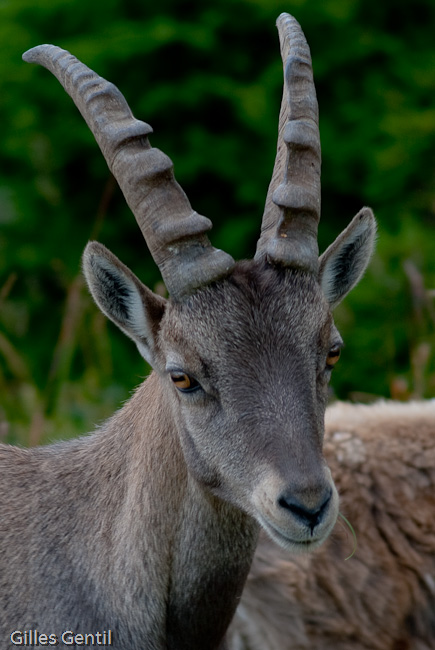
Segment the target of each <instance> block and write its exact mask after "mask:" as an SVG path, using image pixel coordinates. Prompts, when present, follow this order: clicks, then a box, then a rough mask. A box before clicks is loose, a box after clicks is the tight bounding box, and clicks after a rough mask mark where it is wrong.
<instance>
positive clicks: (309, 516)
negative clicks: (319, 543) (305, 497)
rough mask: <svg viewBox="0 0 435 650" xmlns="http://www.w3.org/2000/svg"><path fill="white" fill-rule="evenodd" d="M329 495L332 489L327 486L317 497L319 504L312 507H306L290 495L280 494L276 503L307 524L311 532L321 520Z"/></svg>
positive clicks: (329, 498)
mask: <svg viewBox="0 0 435 650" xmlns="http://www.w3.org/2000/svg"><path fill="white" fill-rule="evenodd" d="M331 497H332V490H331V488H329V487H328V489H327V490H326V493H325V494H324V495H323V497H322V498H321V499H319V502H320V503H319V505H316V506H314V507H308V506H307V505H305V504H304V503H302V501H300V500H299V499H297V498H296V497H294V496H292V495H288V496H287V495H281V496H280V498H279V499H278V504H279V505H280V506H281V508H285V509H286V510H289V511H290V512H291V513H292V515H293V516H294V517H296V519H298V520H299V521H300V522H301V523H302V524H304V525H305V526H308V527H309V528H310V529H311V534H312V533H313V530H314V528H315V527H316V526H317V525H318V524H319V523H320V522H321V521H322V519H323V516H324V514H325V512H326V510H327V508H328V505H329V502H330V500H331Z"/></svg>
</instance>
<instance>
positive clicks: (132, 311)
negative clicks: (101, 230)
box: [83, 242, 166, 365]
mask: <svg viewBox="0 0 435 650" xmlns="http://www.w3.org/2000/svg"><path fill="white" fill-rule="evenodd" d="M83 271H84V274H85V277H86V281H87V283H88V286H89V289H90V292H91V294H92V297H93V298H94V300H95V302H96V303H97V305H98V307H99V308H100V309H101V311H102V312H103V313H104V314H105V315H106V316H107V317H108V318H110V320H112V321H113V322H114V323H115V325H117V326H118V327H119V328H120V329H121V330H122V331H123V332H124V333H125V334H127V336H129V337H130V338H131V339H133V341H134V342H135V343H136V345H137V347H138V350H139V352H140V353H141V355H142V356H143V357H144V359H145V360H146V361H148V363H150V364H151V365H153V361H154V350H155V339H156V335H157V330H158V327H159V324H160V321H161V318H162V316H163V312H164V310H165V304H166V300H165V299H164V298H161V297H160V296H157V295H156V294H154V293H153V292H152V291H150V289H148V288H147V287H146V286H145V285H144V284H142V282H141V281H140V280H139V279H138V278H137V277H136V276H135V275H134V273H132V272H131V271H130V269H129V268H127V267H126V266H125V264H123V263H122V262H121V261H120V260H119V259H118V258H117V257H116V256H115V255H113V253H111V252H110V251H109V250H108V249H107V248H106V247H105V246H103V245H102V244H99V243H98V242H89V244H88V245H87V246H86V248H85V252H84V253H83Z"/></svg>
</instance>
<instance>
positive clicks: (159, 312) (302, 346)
mask: <svg viewBox="0 0 435 650" xmlns="http://www.w3.org/2000/svg"><path fill="white" fill-rule="evenodd" d="M278 30H279V36H280V41H281V53H282V59H283V63H284V94H283V101H282V106H281V113H280V120H279V136H278V148H277V156H276V162H275V167H274V171H273V175H272V181H271V184H270V187H269V191H268V195H267V199H266V207H265V211H264V216H263V223H262V232H261V236H260V239H259V242H258V248H257V253H256V256H255V259H254V260H251V261H245V262H240V263H235V262H234V260H233V259H232V258H231V257H230V256H229V255H227V254H226V253H224V252H223V251H220V250H217V249H215V248H213V247H212V246H211V244H210V242H209V240H208V238H207V235H206V231H207V230H209V228H210V227H211V223H210V221H209V220H208V219H206V218H205V217H202V216H200V215H198V214H197V213H196V212H194V211H193V210H192V208H191V206H190V203H189V201H188V199H187V197H186V196H185V194H184V192H183V191H182V189H181V188H180V186H179V185H178V184H177V182H176V181H175V179H174V176H173V171H172V163H171V161H170V159H169V158H168V157H167V156H165V155H164V154H163V153H161V152H160V151H159V150H157V149H154V148H151V146H150V144H149V141H148V135H149V133H151V127H150V126H148V125H147V124H145V123H144V122H140V121H138V120H136V119H135V118H134V117H133V115H132V113H131V111H130V109H129V107H128V105H127V103H126V101H125V99H124V97H123V96H122V95H121V93H120V92H119V90H117V89H116V88H115V87H114V86H113V85H112V84H109V83H108V82H106V81H105V80H104V79H102V78H101V77H99V76H98V75H96V74H95V73H94V72H92V71H91V70H90V69H89V68H87V67H86V66H85V65H83V64H82V63H80V62H79V61H78V60H77V59H76V58H75V57H73V56H71V55H70V54H69V53H68V52H66V51H64V50H61V49H60V48H58V47H54V46H51V45H42V46H39V47H36V48H34V49H32V50H30V51H29V52H27V53H26V54H25V55H24V58H25V60H26V61H31V62H37V63H40V64H42V65H44V66H45V67H47V68H48V69H49V70H50V71H51V72H53V74H54V75H55V76H56V77H57V78H58V79H59V81H60V82H61V83H62V84H63V86H64V87H65V89H66V90H67V92H68V93H69V94H70V95H71V97H72V98H73V100H74V102H75V103H76V105H77V107H78V108H79V110H80V112H81V113H82V115H83V117H84V118H85V120H86V122H87V123H88V125H89V127H90V129H91V130H92V132H93V134H94V136H95V138H96V140H97V142H98V144H99V146H100V148H101V150H102V152H103V154H104V156H105V158H106V161H107V163H108V165H109V167H110V169H111V170H112V172H113V174H114V175H115V177H116V179H117V180H118V182H119V185H120V186H121V188H122V191H123V193H124V195H125V198H126V200H127V203H128V205H129V206H130V208H131V209H132V211H133V213H134V215H135V217H136V219H137V222H138V224H139V226H140V229H141V231H142V233H143V235H144V237H145V240H146V242H147V244H148V246H149V248H150V251H151V253H152V255H153V257H154V259H155V261H156V263H157V265H158V266H159V268H160V271H161V273H162V276H163V279H164V281H165V283H166V286H167V288H168V291H169V294H170V296H171V297H170V299H169V300H165V299H163V298H161V297H159V296H156V295H154V294H153V293H152V292H151V291H150V290H149V289H147V288H146V287H145V286H144V285H143V284H142V283H141V282H140V281H139V280H138V279H137V278H136V276H135V275H134V274H133V273H132V272H131V271H130V270H129V269H128V268H126V267H125V266H124V265H123V264H122V263H121V262H120V261H119V260H118V259H117V258H116V257H115V256H114V255H113V254H112V253H110V252H109V251H108V250H107V249H106V248H105V247H104V246H102V245H101V244H98V243H96V242H92V243H90V244H88V246H87V248H86V250H85V253H84V262H83V264H84V271H85V275H86V278H87V281H88V284H89V287H90V290H91V292H92V295H93V297H94V299H95V301H96V303H97V304H98V306H99V307H100V309H102V311H103V312H104V313H105V314H106V315H107V316H108V317H109V318H110V319H112V320H113V321H114V322H115V323H116V325H118V327H120V328H121V329H122V330H123V331H124V332H125V333H126V334H127V335H128V336H130V337H131V338H132V339H133V340H134V341H135V343H136V344H137V346H138V348H139V351H140V353H141V354H142V355H143V357H144V358H145V359H146V360H147V361H148V362H149V363H150V364H151V365H152V366H153V368H154V370H155V371H156V373H157V375H158V376H159V378H160V379H159V381H160V384H161V386H162V392H164V394H166V395H167V398H166V399H167V401H168V402H169V403H170V407H169V408H170V411H169V412H171V413H172V415H171V422H173V423H174V426H175V427H176V429H177V431H178V436H179V440H180V444H181V447H182V449H183V454H184V458H185V461H186V465H187V468H188V470H189V472H190V474H191V475H192V476H193V477H194V480H195V481H196V482H197V484H199V485H200V486H201V487H202V489H206V490H208V491H210V492H211V493H213V494H214V495H217V496H218V497H221V498H222V499H224V500H225V501H227V502H230V503H232V504H234V505H235V506H237V507H238V508H240V509H242V510H243V511H244V512H246V513H248V514H249V515H252V516H253V517H254V518H255V519H256V520H257V521H258V522H259V523H260V524H261V525H262V526H264V528H265V529H266V530H267V531H268V532H269V534H270V535H271V536H272V537H273V538H274V539H275V540H276V541H277V542H278V543H279V544H281V545H283V546H286V547H288V548H291V549H292V550H297V549H307V548H313V547H315V546H316V545H318V544H320V543H321V542H322V541H323V540H324V539H325V538H326V536H327V535H328V534H329V532H330V531H331V529H332V528H333V526H334V523H335V520H336V517H337V512H338V497H337V492H336V490H335V487H334V483H333V481H332V479H331V476H330V473H329V470H328V468H327V467H326V464H325V462H324V460H323V457H322V437H323V426H324V425H323V419H324V411H325V406H326V402H327V393H328V382H329V378H330V374H331V370H332V367H333V366H334V365H335V363H336V362H337V360H338V358H339V355H340V348H341V346H342V341H341V338H340V335H339V333H338V331H337V329H336V327H335V326H334V322H333V319H332V316H331V309H332V308H333V307H335V306H336V305H337V304H338V303H339V302H340V301H341V300H342V299H343V297H344V296H345V295H346V294H347V293H348V292H349V291H350V289H352V287H353V286H354V285H355V284H356V283H357V282H358V281H359V279H360V278H361V276H362V274H363V273H364V271H365V268H366V266H367V264H368V261H369V259H370V255H371V253H372V249H373V243H374V237H375V221H374V218H373V215H372V213H371V211H370V210H369V209H368V208H364V209H363V210H362V211H361V212H360V213H359V214H357V216H356V217H355V218H354V219H353V221H352V222H351V224H350V225H349V226H348V228H347V229H346V230H345V231H344V232H343V233H342V234H341V235H340V236H339V237H338V239H337V240H336V241H335V242H334V243H333V244H332V246H330V247H329V248H328V250H327V251H326V252H325V253H324V254H323V255H322V256H321V257H320V258H318V247H317V227H318V222H319V217H320V139H319V130H318V110H317V101H316V94H315V89H314V84H313V76H312V67H311V58H310V52H309V48H308V45H307V43H306V41H305V38H304V35H303V33H302V31H301V29H300V27H299V25H298V23H297V22H296V21H295V20H294V18H292V17H291V16H289V15H287V14H282V15H281V16H280V17H279V18H278ZM162 416H163V414H162ZM162 421H164V422H167V421H168V419H167V417H165V418H164V419H162ZM171 426H172V425H171ZM164 435H165V431H164V430H163V431H162V436H164ZM161 471H162V472H164V471H165V468H164V467H162V468H161ZM168 498H170V496H168Z"/></svg>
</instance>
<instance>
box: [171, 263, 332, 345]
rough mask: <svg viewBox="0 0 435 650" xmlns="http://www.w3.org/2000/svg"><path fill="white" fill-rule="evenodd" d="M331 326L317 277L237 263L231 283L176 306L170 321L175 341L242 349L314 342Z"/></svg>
mask: <svg viewBox="0 0 435 650" xmlns="http://www.w3.org/2000/svg"><path fill="white" fill-rule="evenodd" d="M331 323H332V317H331V314H330V311H329V307H328V305H327V302H326V300H325V298H324V296H323V294H322V292H321V289H320V287H319V285H318V283H317V281H316V279H315V278H314V277H313V276H312V275H311V274H308V273H304V272H301V271H295V270H292V269H281V268H278V267H273V266H270V265H269V264H267V263H264V262H257V261H254V260H250V261H244V262H239V263H237V264H236V267H235V269H234V271H233V273H232V274H231V275H230V276H229V277H228V278H226V279H225V280H222V281H220V282H217V283H215V284H213V285H211V286H209V287H205V288H204V289H201V290H200V291H198V292H196V293H195V294H194V295H192V296H191V297H190V298H189V299H188V300H187V301H185V302H183V303H179V304H175V305H172V308H171V309H170V310H169V313H168V322H167V324H168V325H169V327H170V329H171V333H172V336H173V337H174V338H176V339H186V340H188V339H189V338H190V337H191V336H193V335H194V334H196V335H198V334H199V335H203V336H202V337H201V338H203V339H204V342H205V345H206V346H209V345H210V344H211V340H212V339H214V340H216V338H217V339H219V340H221V341H222V344H224V342H226V341H230V342H231V343H232V344H233V345H237V344H239V345H240V346H242V345H246V343H247V342H248V341H250V342H252V341H255V340H258V341H259V343H261V344H267V341H269V342H270V343H271V344H272V345H274V344H278V342H279V339H282V338H283V337H284V338H285V341H286V342H287V343H288V342H289V341H291V340H293V341H294V342H296V341H306V342H307V343H308V342H310V344H312V343H313V342H315V341H313V337H314V338H315V339H317V338H318V337H319V336H320V337H321V338H323V336H324V335H325V336H329V332H330V326H331ZM165 330H166V327H165ZM323 330H326V334H325V333H324V334H322V332H323ZM195 338H197V336H195ZM278 347H279V346H278Z"/></svg>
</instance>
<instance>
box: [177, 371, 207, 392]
mask: <svg viewBox="0 0 435 650" xmlns="http://www.w3.org/2000/svg"><path fill="white" fill-rule="evenodd" d="M170 375H171V379H172V381H173V382H174V385H175V386H176V387H177V388H178V390H179V391H181V392H182V393H190V392H192V391H194V390H197V389H198V388H200V386H199V384H198V382H197V381H196V379H194V378H193V377H190V375H187V374H186V373H185V372H171V373H170Z"/></svg>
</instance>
